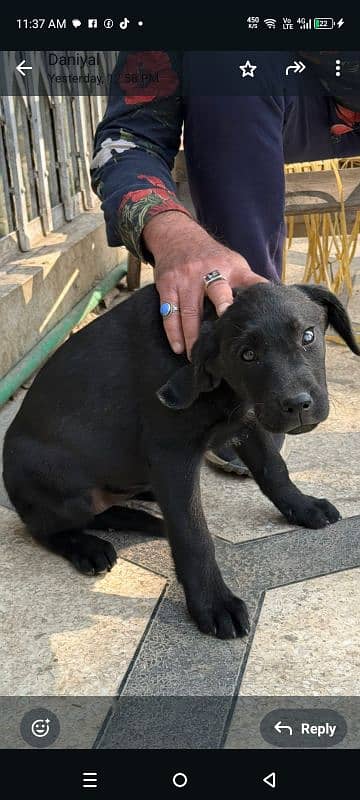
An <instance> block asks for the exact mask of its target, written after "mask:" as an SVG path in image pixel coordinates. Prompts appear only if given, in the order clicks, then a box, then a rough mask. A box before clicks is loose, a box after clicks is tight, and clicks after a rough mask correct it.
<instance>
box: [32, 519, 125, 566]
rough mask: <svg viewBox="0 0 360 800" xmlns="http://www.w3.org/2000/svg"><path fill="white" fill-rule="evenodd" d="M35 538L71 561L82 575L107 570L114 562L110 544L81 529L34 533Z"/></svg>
mask: <svg viewBox="0 0 360 800" xmlns="http://www.w3.org/2000/svg"><path fill="white" fill-rule="evenodd" d="M33 535H34V534H33ZM35 538H36V539H38V540H39V541H41V544H43V545H45V547H47V549H48V550H51V551H52V552H53V553H58V554H59V555H61V556H64V558H66V559H67V560H68V561H71V563H72V564H73V565H74V567H76V569H78V570H79V572H82V573H83V574H84V575H100V574H101V573H103V572H109V571H110V570H111V568H112V567H113V566H114V564H115V563H116V551H115V549H114V547H113V546H112V544H111V543H110V542H107V541H106V540H104V539H100V538H99V536H91V534H89V533H85V532H84V531H83V530H76V529H73V530H69V531H58V532H57V533H52V534H48V535H47V536H36V535H35Z"/></svg>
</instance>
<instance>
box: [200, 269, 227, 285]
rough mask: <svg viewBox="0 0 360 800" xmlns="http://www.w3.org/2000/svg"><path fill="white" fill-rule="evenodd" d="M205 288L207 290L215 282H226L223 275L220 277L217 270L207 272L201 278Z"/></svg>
mask: <svg viewBox="0 0 360 800" xmlns="http://www.w3.org/2000/svg"><path fill="white" fill-rule="evenodd" d="M203 280H204V283H205V288H206V289H208V288H209V286H210V285H211V284H212V283H215V281H226V280H227V279H226V278H225V275H222V274H221V272H219V270H218V269H213V270H212V272H207V273H206V275H204V277H203Z"/></svg>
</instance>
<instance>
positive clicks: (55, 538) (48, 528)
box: [17, 491, 116, 575]
mask: <svg viewBox="0 0 360 800" xmlns="http://www.w3.org/2000/svg"><path fill="white" fill-rule="evenodd" d="M17 510H18V512H19V513H20V516H21V517H22V519H23V521H24V522H25V524H26V525H27V527H28V529H29V531H30V533H31V535H32V536H33V538H34V539H36V540H37V541H38V542H40V544H42V545H43V546H44V547H46V548H47V549H48V550H51V552H52V553H58V555H61V556H63V557H64V558H66V559H67V561H70V562H71V563H72V564H73V565H74V567H76V569H78V570H79V572H82V573H83V574H84V575H98V574H100V573H102V572H108V571H109V570H110V569H111V568H112V567H113V566H114V564H115V562H116V551H115V549H114V547H113V545H112V544H111V543H110V542H107V541H106V540H104V539H100V537H99V536H92V535H91V534H90V533H86V532H85V531H84V528H85V527H87V525H88V523H89V522H90V521H91V519H92V515H93V511H92V508H91V501H90V498H89V496H88V495H87V493H82V492H80V493H79V495H78V496H75V497H67V496H66V495H65V496H63V497H62V498H60V497H59V495H57V496H54V495H52V494H50V493H45V492H44V493H43V492H41V491H40V492H38V493H37V498H36V502H34V500H33V502H32V503H31V504H24V503H22V508H21V509H19V508H18V509H17Z"/></svg>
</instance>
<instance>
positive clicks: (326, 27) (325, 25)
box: [314, 17, 335, 31]
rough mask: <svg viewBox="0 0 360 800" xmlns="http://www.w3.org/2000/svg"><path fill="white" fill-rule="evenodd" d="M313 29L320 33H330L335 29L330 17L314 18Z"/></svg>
mask: <svg viewBox="0 0 360 800" xmlns="http://www.w3.org/2000/svg"><path fill="white" fill-rule="evenodd" d="M314 28H315V30H316V29H320V30H322V31H331V30H332V29H333V28H335V20H334V19H333V18H332V17H315V19H314Z"/></svg>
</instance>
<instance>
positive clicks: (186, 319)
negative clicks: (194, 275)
mask: <svg viewBox="0 0 360 800" xmlns="http://www.w3.org/2000/svg"><path fill="white" fill-rule="evenodd" d="M195 290H196V286H195V284H193V286H192V293H191V295H190V294H189V293H188V292H181V287H179V292H180V294H179V300H180V314H181V324H182V329H183V334H184V338H185V347H186V352H187V356H188V358H189V359H190V356H191V350H192V348H193V345H194V344H195V342H196V340H197V339H198V336H199V332H200V322H201V316H202V310H203V303H204V295H203V291H202V287H200V290H198V291H197V292H196V293H195Z"/></svg>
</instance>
